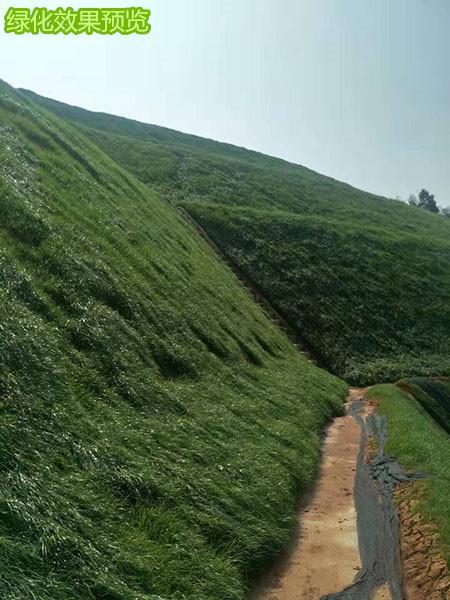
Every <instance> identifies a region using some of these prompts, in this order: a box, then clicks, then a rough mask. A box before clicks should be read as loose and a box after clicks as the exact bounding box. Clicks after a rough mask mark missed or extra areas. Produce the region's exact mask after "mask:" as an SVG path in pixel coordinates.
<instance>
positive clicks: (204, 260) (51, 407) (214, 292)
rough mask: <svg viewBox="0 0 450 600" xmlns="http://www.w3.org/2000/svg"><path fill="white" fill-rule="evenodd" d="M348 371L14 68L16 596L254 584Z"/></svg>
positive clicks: (10, 348) (9, 118) (198, 591)
mask: <svg viewBox="0 0 450 600" xmlns="http://www.w3.org/2000/svg"><path fill="white" fill-rule="evenodd" d="M345 391H346V386H345V384H343V383H342V382H341V381H339V380H338V379H336V378H334V377H332V376H330V375H328V374H327V373H325V372H324V371H321V370H319V369H317V368H316V367H314V366H313V365H311V364H309V363H308V362H306V361H305V360H303V359H302V358H301V356H300V354H299V353H298V351H297V350H296V349H295V348H294V347H293V346H292V345H291V344H290V342H289V341H288V340H287V338H286V337H285V336H284V335H283V334H282V333H281V332H280V331H279V330H278V328H277V327H276V326H275V325H273V324H272V323H271V322H270V321H269V320H268V319H267V318H266V316H265V315H264V314H263V313H262V312H261V310H260V308H259V307H258V305H256V304H255V303H254V302H253V300H252V299H251V298H250V296H249V295H248V294H247V293H246V292H245V290H243V289H242V288H241V287H240V285H239V283H238V281H237V280H236V279H235V277H234V275H233V274H232V273H231V272H230V271H229V270H228V269H227V268H226V267H225V266H224V265H223V264H222V263H221V262H220V261H218V260H217V259H216V257H215V256H214V255H213V254H212V253H211V252H210V250H209V248H208V247H207V245H206V244H205V243H204V242H203V241H202V240H201V238H200V237H199V236H198V235H197V234H196V233H195V231H194V230H193V229H192V228H191V227H190V226H188V225H187V224H185V223H184V222H183V220H182V219H181V218H180V217H179V215H178V214H177V213H176V211H175V210H174V209H172V208H171V207H170V206H169V205H167V204H166V203H165V202H164V201H162V200H161V197H160V196H159V194H158V193H157V192H155V191H152V190H149V189H148V187H147V186H145V185H143V184H142V183H140V182H139V181H138V180H137V179H135V178H134V176H133V175H131V174H128V173H127V172H125V171H124V170H122V169H121V168H120V167H119V166H118V165H117V164H116V163H114V162H113V161H112V160H111V159H110V158H108V157H107V156H106V155H105V154H104V153H103V152H102V151H101V150H100V149H99V148H98V146H96V145H95V144H93V143H92V142H91V141H89V140H88V139H87V138H86V137H84V136H83V135H82V133H80V132H79V131H77V130H76V129H75V128H74V127H72V126H70V125H64V124H63V123H62V122H61V121H59V120H57V119H55V118H54V117H52V116H51V115H49V114H48V113H46V112H45V111H42V109H41V108H39V107H38V106H37V105H36V104H34V103H33V102H32V101H30V100H29V97H28V98H27V97H25V96H24V95H22V94H20V93H17V92H16V91H14V90H13V89H12V88H10V87H8V86H7V85H5V84H0V407H1V412H2V419H1V421H0V462H1V470H2V476H1V478H0V548H1V560H0V597H1V598H2V600H3V599H4V600H13V599H14V600H25V599H27V600H29V599H31V598H34V599H39V600H55V599H56V598H57V599H58V600H77V599H79V600H89V599H92V600H139V599H141V600H158V599H160V600H161V599H164V600H170V599H173V600H181V599H183V598H189V600H214V599H216V600H238V599H242V598H243V597H244V592H245V584H246V580H247V578H248V576H249V575H250V574H251V573H252V572H254V571H255V570H256V569H258V568H260V566H261V565H262V564H263V563H264V562H265V561H266V560H267V559H268V558H269V557H270V556H272V555H273V554H274V553H275V552H276V551H277V550H278V549H279V548H280V546H281V545H282V544H283V543H284V542H285V541H286V539H287V537H288V535H289V530H290V526H291V524H292V513H293V509H294V503H295V498H296V495H297V494H298V493H301V492H302V491H303V490H304V489H305V487H306V486H307V485H308V483H309V482H310V481H311V479H312V476H313V474H314V470H315V466H316V462H317V458H318V451H319V444H320V431H321V428H322V426H323V425H324V423H325V422H326V420H327V419H329V418H330V417H331V416H332V415H333V414H336V413H337V412H339V411H340V410H341V405H342V398H343V396H344V395H345Z"/></svg>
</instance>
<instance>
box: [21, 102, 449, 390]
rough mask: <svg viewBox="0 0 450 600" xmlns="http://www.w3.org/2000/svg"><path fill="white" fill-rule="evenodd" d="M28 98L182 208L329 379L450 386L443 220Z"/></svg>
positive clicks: (158, 131) (309, 176) (162, 132)
mask: <svg viewBox="0 0 450 600" xmlns="http://www.w3.org/2000/svg"><path fill="white" fill-rule="evenodd" d="M31 97H32V98H33V99H34V100H35V101H36V102H39V103H40V104H42V105H44V106H45V107H46V108H47V109H49V110H50V111H52V112H54V113H55V114H57V115H58V116H59V117H60V118H62V119H64V120H66V121H68V122H73V123H76V124H77V127H78V128H81V129H82V130H83V131H84V133H85V134H86V135H87V136H89V138H90V139H91V140H92V141H93V142H95V143H96V144H97V145H99V146H100V147H101V148H102V149H103V150H104V151H105V152H106V153H107V154H109V155H110V156H111V157H112V158H113V159H114V160H115V161H117V162H118V163H119V164H121V165H122V166H123V167H124V168H126V169H127V170H128V171H129V172H131V173H133V174H135V175H136V176H137V177H138V178H139V179H140V180H141V181H142V182H144V183H145V184H147V185H149V186H150V187H152V188H156V189H158V190H160V192H161V193H162V194H163V196H164V197H165V198H166V199H168V200H171V201H172V202H174V203H183V205H184V207H185V208H186V209H187V210H188V211H189V212H190V213H191V214H192V215H193V216H194V218H195V219H196V220H197V221H199V222H200V224H201V225H202V226H203V227H204V228H205V229H206V230H207V232H208V234H209V235H210V237H211V238H212V239H213V240H214V241H215V242H216V243H217V244H218V245H219V246H220V247H221V248H222V250H223V251H224V252H225V253H226V254H227V255H228V256H229V257H230V258H231V259H232V260H233V261H234V262H235V263H236V264H237V265H238V266H239V267H240V268H241V270H242V271H243V272H244V273H245V275H246V276H247V278H248V279H249V280H251V281H252V282H253V284H254V285H256V286H257V287H258V288H259V289H260V290H261V291H263V292H264V294H265V295H266V296H267V298H268V299H269V300H270V301H271V302H272V304H273V305H274V306H275V307H276V308H277V309H278V311H279V312H280V313H282V315H283V316H284V317H285V319H286V320H287V321H288V322H289V323H290V325H291V326H292V327H293V328H294V329H296V330H297V332H298V334H299V336H300V338H302V339H304V340H305V341H306V342H307V344H308V345H309V346H310V348H311V349H312V350H313V351H314V353H315V354H316V355H317V356H319V357H320V358H321V360H322V363H323V364H324V365H325V366H326V367H327V368H328V369H330V370H332V371H333V372H334V373H337V374H339V375H341V376H343V377H344V378H346V379H347V380H348V381H350V382H352V383H354V384H361V385H362V384H369V383H376V382H378V381H396V380H398V379H399V378H400V377H410V376H415V375H416V376H419V375H420V376H432V375H441V376H442V375H444V374H447V375H450V366H449V365H450V271H449V269H448V264H449V261H450V241H449V240H450V219H448V218H444V217H440V216H436V215H432V214H429V213H427V212H426V211H424V210H418V209H413V208H410V207H408V206H406V205H405V204H403V203H401V202H397V201H394V200H389V199H386V198H381V197H377V196H374V195H373V194H369V193H366V192H363V191H361V190H357V189H355V188H353V187H351V186H349V185H346V184H343V183H341V182H338V181H335V180H333V179H331V178H328V177H325V176H323V175H320V174H318V173H315V172H313V171H311V170H309V169H306V168H304V167H301V166H298V165H294V164H289V163H287V162H285V161H282V160H278V159H275V158H270V157H267V156H263V155H261V154H258V153H255V152H250V151H247V150H245V149H242V148H236V147H233V146H230V145H226V144H220V143H217V142H213V141H211V140H203V139H201V138H198V137H195V136H190V135H185V134H181V133H178V132H175V131H171V130H168V129H164V128H160V127H156V126H152V125H146V124H143V123H138V122H136V121H131V120H128V119H124V118H119V117H114V116H111V115H104V114H97V113H93V112H89V111H86V110H82V109H78V108H75V107H70V106H67V105H65V104H61V103H59V102H55V101H53V100H48V99H45V98H41V97H39V96H35V95H31ZM305 158H307V157H305Z"/></svg>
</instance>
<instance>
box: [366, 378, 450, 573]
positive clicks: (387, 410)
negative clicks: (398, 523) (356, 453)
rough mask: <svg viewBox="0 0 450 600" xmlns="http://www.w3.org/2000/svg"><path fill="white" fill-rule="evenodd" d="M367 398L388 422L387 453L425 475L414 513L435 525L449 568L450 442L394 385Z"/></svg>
mask: <svg viewBox="0 0 450 600" xmlns="http://www.w3.org/2000/svg"><path fill="white" fill-rule="evenodd" d="M366 397H367V398H376V399H378V400H379V401H380V406H379V412H380V414H383V415H386V416H387V418H388V429H389V432H388V434H389V438H388V444H387V447H386V449H387V452H388V453H389V454H392V455H393V456H396V457H397V458H398V459H399V460H400V461H401V463H402V464H403V465H404V466H405V467H406V468H407V469H410V470H412V471H415V472H422V473H426V474H427V475H428V477H427V479H425V480H424V481H423V482H422V483H421V484H420V486H421V488H422V489H421V497H420V503H419V505H418V507H417V509H418V511H419V512H420V513H421V514H422V515H423V516H424V517H425V519H426V520H427V521H428V522H432V523H434V524H435V525H437V527H438V530H439V540H440V543H441V545H442V551H443V554H444V555H445V556H446V558H447V560H448V563H449V566H450V502H449V499H450V468H449V467H450V438H449V436H448V434H447V433H446V432H445V431H444V430H443V429H441V428H440V427H438V426H437V424H436V423H435V422H434V421H433V419H432V418H430V416H429V415H428V414H427V413H426V412H425V411H424V410H423V408H422V407H421V405H420V404H419V403H418V402H417V401H416V400H415V398H414V397H413V396H411V395H410V394H408V393H407V392H405V391H403V390H402V389H400V388H399V387H397V386H395V385H378V386H375V387H373V388H371V389H370V390H369V392H368V393H367V396H366Z"/></svg>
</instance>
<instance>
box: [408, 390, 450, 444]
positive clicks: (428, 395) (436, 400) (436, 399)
mask: <svg viewBox="0 0 450 600" xmlns="http://www.w3.org/2000/svg"><path fill="white" fill-rule="evenodd" d="M402 385H403V386H404V387H405V389H407V390H408V392H409V393H410V394H412V395H413V396H414V398H415V399H416V400H417V402H419V404H420V405H421V406H422V408H424V409H425V410H426V411H427V413H428V414H429V415H430V416H431V417H432V418H433V419H434V420H435V421H436V423H438V424H439V425H440V426H441V427H442V429H444V430H445V431H446V432H447V433H449V434H450V381H441V380H432V379H423V378H416V379H410V380H407V381H403V382H402Z"/></svg>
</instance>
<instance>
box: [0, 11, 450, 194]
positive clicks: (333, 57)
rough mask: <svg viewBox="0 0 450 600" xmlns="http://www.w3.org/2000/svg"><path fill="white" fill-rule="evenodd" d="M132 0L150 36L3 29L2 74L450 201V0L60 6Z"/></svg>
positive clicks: (365, 181)
mask: <svg viewBox="0 0 450 600" xmlns="http://www.w3.org/2000/svg"><path fill="white" fill-rule="evenodd" d="M9 4H10V3H9V2H8V0H6V2H4V3H3V7H2V9H1V11H2V12H4V11H5V10H6V8H7V7H8V6H9ZM11 4H13V5H15V6H42V5H45V6H48V7H57V6H60V5H61V4H63V5H66V4H65V3H64V2H62V1H61V0H38V1H36V0H20V2H19V1H18V0H15V2H13V1H12V0H11ZM136 4H140V5H142V6H146V7H149V8H151V9H152V11H153V16H152V24H153V31H152V33H151V34H150V35H149V36H142V37H140V36H130V37H120V36H113V37H110V38H108V37H99V36H97V37H96V36H93V37H87V36H80V37H78V38H75V37H73V36H72V37H60V36H56V37H53V36H36V37H34V36H24V37H16V36H13V35H6V34H5V33H3V32H2V33H1V34H0V55H1V57H2V58H1V68H0V78H2V79H4V80H6V81H8V82H9V83H11V84H12V85H15V86H21V87H27V88H29V89H32V90H34V91H36V92H39V93H41V94H44V95H47V96H51V97H54V98H57V99H60V100H63V101H66V102H70V103H72V104H76V105H79V106H84V107H86V108H91V109H94V110H103V111H106V112H111V113H114V114H121V115H124V116H129V117H133V118H136V119H139V120H142V121H146V122H150V123H155V124H160V125H165V126H168V127H172V128H174V129H179V130H182V131H188V132H192V133H197V134H199V135H202V136H206V137H211V138H214V139H218V140H223V141H229V142H233V143H236V144H239V145H242V146H246V147H248V148H253V149H257V150H260V151H262V152H266V153H268V154H272V155H276V156H280V157H283V158H287V159H288V160H291V161H293V162H298V163H300V164H303V165H306V166H308V167H311V168H313V169H315V170H317V171H320V172H322V173H325V174H328V175H331V176H333V177H335V178H337V179H340V180H343V181H347V182H349V183H351V184H353V185H355V186H357V187H361V188H363V189H367V190H370V191H373V192H376V193H380V194H384V195H388V196H396V195H400V196H402V197H407V196H408V195H409V194H410V193H411V192H416V191H418V190H419V189H420V188H421V187H422V186H425V187H428V188H429V189H430V190H431V191H432V192H434V193H435V194H436V197H437V199H438V202H439V203H440V204H442V205H447V204H449V205H450V166H449V157H450V0H140V1H139V2H137V1H136V0H133V2H131V1H130V0H128V2H127V1H126V0H125V1H121V0H97V1H92V0H71V1H70V2H67V5H70V6H73V7H74V8H77V7H79V6H95V5H97V6H103V7H106V6H127V5H136Z"/></svg>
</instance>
